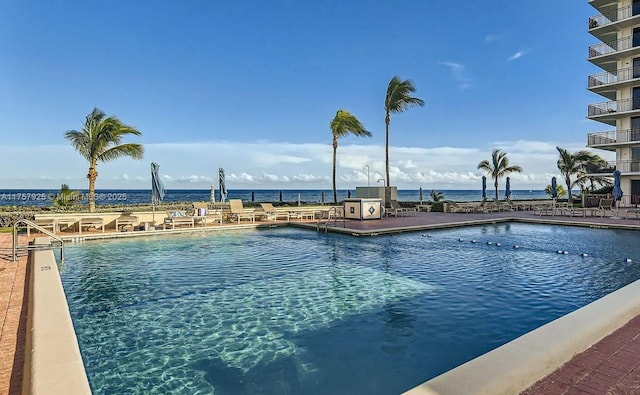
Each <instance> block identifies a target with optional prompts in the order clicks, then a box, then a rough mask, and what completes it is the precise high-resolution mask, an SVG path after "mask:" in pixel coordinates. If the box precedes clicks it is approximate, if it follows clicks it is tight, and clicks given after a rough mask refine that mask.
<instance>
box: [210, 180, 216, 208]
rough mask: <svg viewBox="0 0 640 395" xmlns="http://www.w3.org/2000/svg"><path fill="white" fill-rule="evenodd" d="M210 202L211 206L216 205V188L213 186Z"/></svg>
mask: <svg viewBox="0 0 640 395" xmlns="http://www.w3.org/2000/svg"><path fill="white" fill-rule="evenodd" d="M209 200H211V205H212V206H213V205H214V204H216V187H215V185H213V184H211V192H210V193H209Z"/></svg>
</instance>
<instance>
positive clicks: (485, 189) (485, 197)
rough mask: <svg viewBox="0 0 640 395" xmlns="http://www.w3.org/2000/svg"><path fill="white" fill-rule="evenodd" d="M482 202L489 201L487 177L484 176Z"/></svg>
mask: <svg viewBox="0 0 640 395" xmlns="http://www.w3.org/2000/svg"><path fill="white" fill-rule="evenodd" d="M482 200H487V176H482Z"/></svg>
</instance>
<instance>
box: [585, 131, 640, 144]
mask: <svg viewBox="0 0 640 395" xmlns="http://www.w3.org/2000/svg"><path fill="white" fill-rule="evenodd" d="M615 143H640V129H625V130H608V131H606V132H593V133H589V134H588V135H587V145H605V144H615Z"/></svg>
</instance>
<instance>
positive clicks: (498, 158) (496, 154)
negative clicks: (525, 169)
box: [478, 148, 522, 200]
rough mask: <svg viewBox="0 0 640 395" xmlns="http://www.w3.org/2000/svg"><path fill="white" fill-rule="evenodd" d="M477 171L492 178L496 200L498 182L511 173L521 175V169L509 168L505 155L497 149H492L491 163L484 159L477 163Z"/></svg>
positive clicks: (516, 166) (516, 167)
mask: <svg viewBox="0 0 640 395" xmlns="http://www.w3.org/2000/svg"><path fill="white" fill-rule="evenodd" d="M478 170H482V171H484V172H485V173H487V175H489V176H491V178H493V186H494V187H495V189H496V200H498V180H499V179H500V178H501V177H504V176H507V175H509V174H511V173H522V167H520V166H518V165H513V166H510V165H509V158H507V153H506V152H504V151H502V150H500V149H498V148H494V149H493V152H492V153H491V162H489V161H488V160H486V159H485V160H483V161H482V162H480V163H478Z"/></svg>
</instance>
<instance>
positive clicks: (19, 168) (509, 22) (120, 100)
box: [0, 0, 613, 189]
mask: <svg viewBox="0 0 640 395" xmlns="http://www.w3.org/2000/svg"><path fill="white" fill-rule="evenodd" d="M595 14H597V12H596V10H595V9H593V8H592V7H590V6H589V5H588V3H587V1H586V0H584V1H557V0H536V1H533V2H532V1H524V0H493V1H489V2H485V1H477V0H430V1H405V2H397V1H374V0H369V1H357V0H354V1H330V0H320V1H237V2H235V1H234V2H221V1H204V0H201V1H196V0H193V1H162V0H159V1H134V2H129V1H106V0H104V1H64V2H42V1H34V0H0V53H1V54H2V56H1V57H0V119H1V120H2V122H0V142H1V143H2V146H3V149H2V151H3V156H4V157H3V161H2V162H3V164H2V168H3V171H2V172H1V173H0V188H18V189H19V188H58V187H59V186H60V184H61V183H67V184H69V185H70V186H71V187H72V188H86V186H87V180H86V178H85V175H86V171H87V167H88V166H87V163H86V161H85V160H84V159H83V158H82V157H80V155H79V154H77V153H76V152H75V151H73V149H72V148H71V146H70V145H69V144H68V143H67V142H66V141H65V140H64V137H63V135H64V132H65V131H67V130H70V129H76V130H79V129H81V128H82V122H83V120H84V118H85V116H86V115H87V114H89V113H90V112H91V110H92V109H93V108H94V107H98V108H100V109H101V110H103V111H104V112H105V113H106V114H108V115H115V116H117V117H118V118H120V119H121V120H122V121H123V122H125V123H127V124H130V125H133V126H135V127H136V128H138V129H139V130H140V131H141V132H142V133H143V135H142V136H141V137H138V138H133V139H129V140H128V141H136V142H140V143H142V144H143V145H144V146H145V157H144V159H143V160H141V161H134V160H131V159H120V160H117V161H115V162H110V163H103V164H100V165H99V166H98V172H99V177H98V180H97V188H99V189H100V188H122V189H137V188H150V163H151V162H152V161H155V162H157V163H158V164H159V165H160V173H161V175H162V177H163V178H164V181H165V186H166V187H167V188H168V189H177V188H203V189H208V188H209V186H210V184H211V183H213V182H214V180H215V179H216V174H217V168H218V167H219V166H222V167H224V168H225V171H226V173H227V186H228V188H229V189H233V188H236V189H252V188H253V189H261V188H310V189H316V188H329V187H330V186H331V133H330V130H329V122H330V120H331V119H332V118H333V116H334V115H335V112H336V111H337V110H338V109H345V110H347V111H350V112H352V113H353V114H354V115H356V116H357V117H358V118H359V119H360V121H361V122H362V123H363V124H364V125H365V127H366V128H367V129H368V130H369V131H371V132H372V133H373V137H372V138H370V139H365V138H356V137H347V138H344V139H341V140H340V143H339V144H340V145H339V148H338V187H339V188H351V189H353V188H354V187H355V186H357V185H360V186H361V185H366V183H367V171H366V170H365V165H368V166H369V167H370V170H371V171H370V178H371V182H372V183H374V182H375V180H376V179H378V178H380V177H383V176H384V95H385V91H386V86H387V83H388V82H389V80H390V79H391V78H392V77H393V76H394V75H397V76H399V77H400V78H402V79H410V80H412V81H413V83H414V85H415V87H416V92H415V95H416V96H417V97H420V98H422V99H423V100H424V101H425V102H426V105H425V106H424V107H417V108H412V109H410V110H409V111H407V112H404V113H401V114H394V115H392V120H391V128H390V159H391V167H392V171H391V180H392V184H394V185H397V186H398V187H399V188H402V189H408V188H415V189H417V188H418V187H420V186H422V187H423V188H427V189H471V188H477V187H478V185H479V183H480V177H481V176H482V174H481V173H480V172H479V171H478V170H477V164H478V163H479V162H480V161H481V160H483V159H488V158H489V157H490V155H491V150H492V149H493V148H494V147H495V148H501V149H503V150H505V151H506V152H507V153H508V155H509V158H510V160H511V163H512V164H518V165H521V166H522V167H523V169H524V172H523V173H522V174H520V175H513V176H512V186H513V188H514V189H543V188H544V187H545V186H546V185H547V184H548V183H549V180H550V178H551V176H553V175H559V174H558V170H557V168H556V160H557V151H556V150H555V147H556V146H561V147H563V148H567V149H569V150H571V151H575V150H579V149H584V148H585V144H586V137H587V133H588V132H591V131H598V130H606V129H607V128H606V127H603V126H601V125H599V124H598V123H595V122H592V121H588V120H587V119H586V111H587V105H588V104H589V103H593V102H599V101H603V100H602V99H601V98H599V97H598V96H596V95H594V94H592V93H590V92H588V91H587V89H586V81H587V76H588V75H589V74H593V73H595V72H597V69H596V68H595V66H592V65H591V64H589V63H588V62H587V60H586V56H587V48H588V46H589V45H592V44H595V43H596V40H595V39H594V38H593V37H591V36H590V35H589V34H588V33H587V32H586V30H587V22H586V21H587V18H588V17H589V16H591V15H595ZM597 153H598V154H601V155H602V156H603V157H605V158H606V159H613V157H609V156H607V155H606V152H597ZM502 182H504V180H503V181H502Z"/></svg>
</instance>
